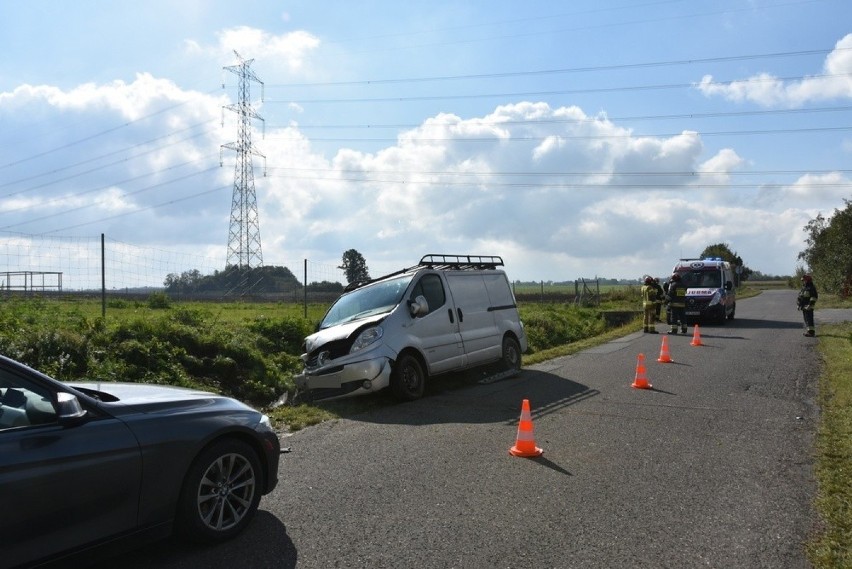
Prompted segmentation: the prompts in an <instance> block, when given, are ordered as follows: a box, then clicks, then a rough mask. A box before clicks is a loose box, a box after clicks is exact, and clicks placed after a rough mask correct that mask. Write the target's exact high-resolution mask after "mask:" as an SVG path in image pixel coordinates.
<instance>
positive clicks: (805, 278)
mask: <svg viewBox="0 0 852 569" xmlns="http://www.w3.org/2000/svg"><path fill="white" fill-rule="evenodd" d="M813 280H814V279H813V277H811V276H810V275H802V281H804V282H806V283H809V282H812V281H813Z"/></svg>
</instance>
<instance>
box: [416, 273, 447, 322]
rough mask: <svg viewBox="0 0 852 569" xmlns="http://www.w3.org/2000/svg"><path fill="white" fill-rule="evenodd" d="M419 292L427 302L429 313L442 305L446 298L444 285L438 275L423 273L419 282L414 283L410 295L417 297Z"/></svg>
mask: <svg viewBox="0 0 852 569" xmlns="http://www.w3.org/2000/svg"><path fill="white" fill-rule="evenodd" d="M421 294H422V295H423V296H424V297H426V302H427V303H429V312H430V313H431V312H434V311H435V310H437V309H438V308H440V307H442V306H444V302H446V300H447V297H446V295H445V294H444V285H443V284H442V283H441V277H439V276H438V275H423V278H422V279H420V282H418V283H417V284H416V285H414V291H413V294H412V295H411V297H412V298H417V297H418V296H419V295H421Z"/></svg>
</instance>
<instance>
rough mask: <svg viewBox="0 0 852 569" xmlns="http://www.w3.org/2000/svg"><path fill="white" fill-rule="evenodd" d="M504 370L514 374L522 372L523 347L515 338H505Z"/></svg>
mask: <svg viewBox="0 0 852 569" xmlns="http://www.w3.org/2000/svg"><path fill="white" fill-rule="evenodd" d="M503 369H504V370H506V371H511V372H512V373H513V374H517V373H518V372H519V371H520V370H521V346H520V345H518V341H517V340H515V339H514V338H509V337H506V338H503Z"/></svg>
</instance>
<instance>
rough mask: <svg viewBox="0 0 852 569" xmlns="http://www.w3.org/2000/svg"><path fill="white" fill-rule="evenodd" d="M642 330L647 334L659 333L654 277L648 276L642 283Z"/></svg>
mask: <svg viewBox="0 0 852 569" xmlns="http://www.w3.org/2000/svg"><path fill="white" fill-rule="evenodd" d="M641 292H642V311H643V313H644V314H643V317H642V331H643V332H645V333H647V334H657V333H658V332H657V328H656V326H655V325H654V321H655V319H656V314H657V302H658V300H659V299H658V296H657V289H656V287H654V279H653V278H652V277H649V276H646V277H645V281H644V284H643V285H642V289H641Z"/></svg>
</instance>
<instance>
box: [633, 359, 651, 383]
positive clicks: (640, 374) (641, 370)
mask: <svg viewBox="0 0 852 569" xmlns="http://www.w3.org/2000/svg"><path fill="white" fill-rule="evenodd" d="M632 387H635V388H636V389H651V384H650V383H648V378H647V377H645V354H639V355H638V356H636V379H634V380H633V385H632Z"/></svg>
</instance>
